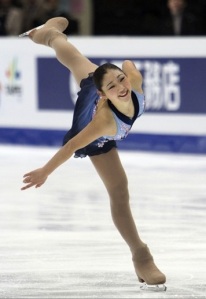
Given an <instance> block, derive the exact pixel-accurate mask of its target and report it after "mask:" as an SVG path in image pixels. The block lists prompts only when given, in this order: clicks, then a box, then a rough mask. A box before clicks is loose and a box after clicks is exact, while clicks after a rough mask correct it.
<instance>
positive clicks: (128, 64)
mask: <svg viewBox="0 0 206 299" xmlns="http://www.w3.org/2000/svg"><path fill="white" fill-rule="evenodd" d="M122 70H123V72H124V73H125V74H126V76H127V77H128V79H129V80H130V82H131V85H132V89H135V90H137V91H138V92H140V93H142V92H143V90H142V81H143V79H142V74H141V73H140V71H139V70H138V69H137V68H136V66H135V64H134V63H133V62H132V61H131V60H125V61H124V62H123V64H122Z"/></svg>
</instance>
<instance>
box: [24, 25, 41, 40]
mask: <svg viewBox="0 0 206 299" xmlns="http://www.w3.org/2000/svg"><path fill="white" fill-rule="evenodd" d="M43 26H44V25H40V26H38V27H36V28H33V29H31V30H29V31H26V32H24V33H22V34H20V35H19V37H24V36H28V35H29V33H30V32H31V31H32V30H34V29H36V30H38V29H41V28H42V27H43Z"/></svg>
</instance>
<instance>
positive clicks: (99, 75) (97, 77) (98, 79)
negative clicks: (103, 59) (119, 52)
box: [93, 62, 123, 91]
mask: <svg viewBox="0 0 206 299" xmlns="http://www.w3.org/2000/svg"><path fill="white" fill-rule="evenodd" d="M108 70H119V71H121V72H123V71H122V69H120V68H119V67H118V66H116V65H115V64H112V63H108V62H107V63H104V64H102V65H100V66H99V67H98V68H97V69H96V70H95V71H94V74H93V81H94V84H95V86H96V88H97V89H98V90H100V91H102V81H103V79H104V75H105V74H107V72H108Z"/></svg>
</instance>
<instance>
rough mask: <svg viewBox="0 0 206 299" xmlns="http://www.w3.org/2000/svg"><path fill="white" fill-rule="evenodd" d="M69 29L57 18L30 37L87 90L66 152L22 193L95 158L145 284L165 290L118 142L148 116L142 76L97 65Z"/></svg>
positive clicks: (128, 65) (35, 174)
mask: <svg viewBox="0 0 206 299" xmlns="http://www.w3.org/2000/svg"><path fill="white" fill-rule="evenodd" d="M67 26H68V21H67V20H66V19H65V18H61V17H60V18H53V19H50V20H49V21H47V22H46V24H44V25H43V26H40V28H36V29H33V30H31V31H29V32H27V33H25V34H24V35H29V37H30V38H31V39H32V40H33V41H34V42H35V43H38V44H42V45H46V46H50V47H51V48H53V49H54V51H55V53H56V57H57V59H58V60H59V61H60V62H61V63H62V64H63V65H64V66H65V67H67V68H68V69H69V70H70V71H71V72H72V74H73V76H74V78H75V79H76V81H77V83H78V84H79V85H80V87H81V89H80V92H79V93H78V99H77V102H76V106H75V109H74V116H73V122H72V127H71V129H70V130H69V131H68V133H67V134H66V136H65V138H64V142H63V146H62V147H61V148H60V149H59V150H58V151H57V153H56V154H55V155H54V156H53V157H52V158H51V159H50V160H49V161H48V162H47V163H46V164H45V165H44V166H43V167H41V168H38V169H36V170H34V171H31V172H29V173H26V174H25V175H24V179H23V183H25V185H24V187H22V190H25V189H28V188H30V187H32V186H34V187H36V188H37V187H40V186H42V185H43V184H44V183H45V181H46V180H47V178H48V176H49V175H50V174H51V173H52V172H53V171H54V170H55V169H56V168H57V167H59V166H60V165H61V164H62V163H64V162H65V161H67V160H68V159H70V158H71V157H72V155H75V157H85V156H89V158H90V159H91V162H92V163H93V165H94V167H95V168H96V170H97V173H98V174H99V176H100V178H101V179H102V181H103V183H104V185H105V187H106V189H107V191H108V195H109V198H110V206H111V214H112V219H113V221H114V224H115V226H116V227H117V229H118V231H119V232H120V234H121V236H122V237H123V239H124V240H125V241H126V243H127V244H128V246H129V249H130V251H131V254H132V260H133V264H134V268H135V271H136V274H137V277H138V279H139V281H140V282H145V283H146V284H147V285H159V284H164V283H165V281H166V277H165V275H164V274H163V273H162V272H161V271H160V270H159V269H158V268H157V266H156V265H155V263H154V260H153V257H152V255H151V253H150V251H149V248H148V247H147V245H146V244H145V243H144V242H143V241H142V240H141V238H140V236H139V234H138V231H137V228H136V225H135V222H134V219H133V216H132V213H131V210H130V204H129V191H128V182H127V177H126V174H125V171H124V169H123V167H122V164H121V161H120V158H119V155H118V151H117V148H116V140H121V139H124V138H125V137H126V136H127V134H128V132H129V130H130V129H131V127H132V124H133V123H134V121H135V120H136V119H137V117H139V116H140V115H141V114H142V113H143V111H144V95H143V90H142V76H141V74H140V72H139V71H138V70H137V69H136V67H135V65H134V64H133V63H132V62H131V61H129V60H126V61H124V62H123V65H122V69H120V68H118V67H117V66H115V65H113V64H109V63H106V64H104V65H102V66H97V65H96V64H93V63H92V62H91V61H90V60H88V59H87V58H86V57H84V56H83V55H82V54H81V53H80V52H79V51H78V50H77V49H76V48H75V47H74V46H73V45H72V44H71V43H70V42H68V40H67V36H65V35H64V34H63V33H62V32H63V31H64V30H65V29H66V27H67Z"/></svg>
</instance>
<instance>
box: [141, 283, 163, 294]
mask: <svg viewBox="0 0 206 299" xmlns="http://www.w3.org/2000/svg"><path fill="white" fill-rule="evenodd" d="M140 290H142V291H146V292H166V290H167V287H166V286H165V285H164V284H158V285H148V284H146V283H144V284H143V285H141V286H140Z"/></svg>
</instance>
